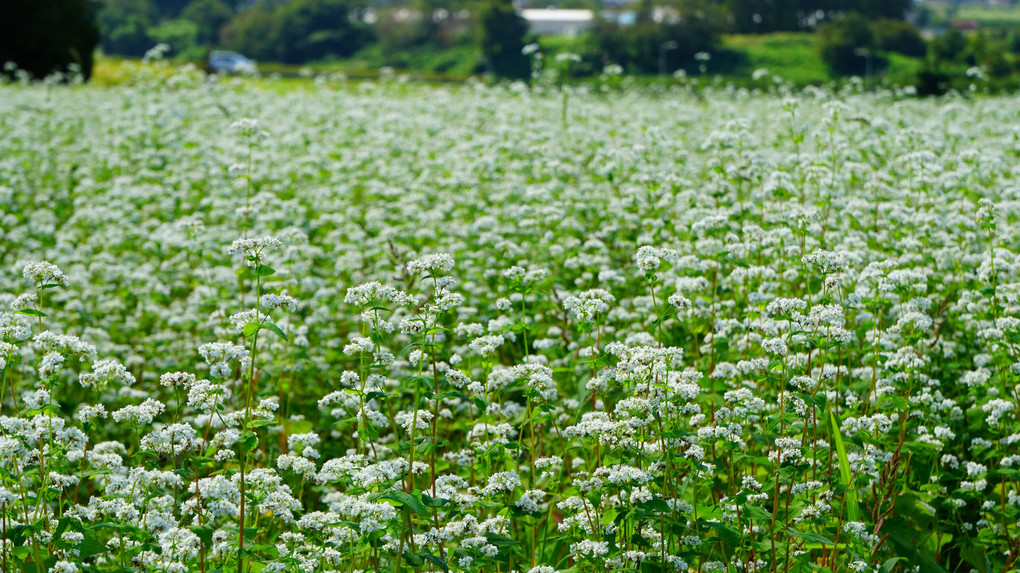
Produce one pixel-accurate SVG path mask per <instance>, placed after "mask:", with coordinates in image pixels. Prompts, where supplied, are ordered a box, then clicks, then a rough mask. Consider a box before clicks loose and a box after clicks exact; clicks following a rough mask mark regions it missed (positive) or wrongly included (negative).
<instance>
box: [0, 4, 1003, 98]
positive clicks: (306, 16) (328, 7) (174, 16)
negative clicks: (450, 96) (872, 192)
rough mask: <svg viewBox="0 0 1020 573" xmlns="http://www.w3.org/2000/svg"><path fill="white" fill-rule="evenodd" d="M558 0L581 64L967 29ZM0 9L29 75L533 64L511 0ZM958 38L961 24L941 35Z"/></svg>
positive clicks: (885, 16)
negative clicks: (166, 63) (257, 64)
mask: <svg viewBox="0 0 1020 573" xmlns="http://www.w3.org/2000/svg"><path fill="white" fill-rule="evenodd" d="M557 1H558V5H559V6H560V7H572V8H589V9H592V10H593V11H594V12H595V13H596V14H597V15H598V16H597V17H596V21H595V23H594V25H593V27H592V29H591V30H590V31H589V33H587V34H586V35H585V41H583V42H580V43H576V44H575V48H576V49H577V50H578V51H580V52H581V53H580V54H579V56H580V58H581V63H580V65H579V66H577V72H578V73H584V72H585V71H587V72H589V73H598V72H599V71H601V70H602V68H603V67H604V66H605V65H607V64H610V63H612V64H618V65H620V66H622V67H623V69H624V70H625V71H626V72H628V73H656V72H657V71H663V70H665V71H672V70H675V69H678V68H681V67H690V66H691V65H692V62H694V58H695V55H696V54H698V53H699V52H713V51H715V50H716V49H717V48H718V43H719V36H720V34H722V33H725V32H736V33H746V34H764V33H771V32H777V31H804V30H817V31H820V32H821V34H820V35H821V39H820V50H821V52H822V55H823V57H824V58H825V59H826V62H827V63H828V64H829V66H830V69H831V70H832V71H833V73H834V74H850V73H862V72H863V71H864V65H865V60H864V59H863V58H862V57H861V56H860V54H861V53H862V52H861V50H862V48H863V49H865V50H876V54H878V55H877V57H876V59H875V61H874V62H872V61H871V60H868V61H867V63H868V64H874V65H876V66H878V67H880V66H881V65H882V57H881V54H880V52H881V51H892V52H900V53H904V54H907V55H911V56H926V55H927V56H929V57H932V52H933V51H934V57H943V58H948V59H951V60H959V58H960V57H961V56H960V55H961V54H964V53H968V50H967V42H968V40H967V39H965V38H964V39H963V40H962V42H963V44H964V45H963V47H962V48H961V47H959V46H956V45H955V44H953V45H948V47H946V46H942V47H939V46H941V44H937V45H936V46H935V48H933V49H929V46H928V45H927V43H926V42H925V40H924V39H923V38H921V36H920V34H919V33H918V31H917V29H916V28H914V27H913V26H912V25H910V24H908V23H907V22H905V21H904V17H905V15H906V14H907V12H908V10H910V8H911V6H912V0H722V1H720V0H636V1H634V2H632V3H629V4H625V5H623V6H619V5H616V6H615V9H616V10H617V13H618V12H619V11H621V10H625V11H630V12H632V13H633V19H632V21H630V22H628V23H626V24H624V23H622V22H621V21H619V20H618V19H615V18H613V17H611V14H612V12H611V11H607V10H605V8H606V7H607V6H604V5H603V4H602V2H603V1H604V0H557ZM545 5H546V4H543V6H545ZM0 9H3V10H4V12H5V13H6V14H9V15H12V17H9V18H7V19H5V20H4V22H6V23H5V24H0V26H6V27H8V28H9V29H6V30H4V29H3V28H0V63H3V62H6V61H14V62H15V63H16V64H17V65H18V67H19V68H20V69H23V70H27V71H29V72H30V73H32V74H35V75H37V76H42V75H45V74H46V73H48V72H50V71H53V70H66V69H67V67H68V66H72V67H75V66H77V67H76V68H75V69H81V70H82V71H83V72H84V73H85V74H86V75H87V74H88V73H89V71H90V69H91V62H92V51H93V50H92V48H91V47H92V46H96V45H97V44H98V46H99V48H101V50H102V51H103V52H104V53H106V54H111V55H121V56H129V57H130V56H135V57H138V56H142V55H143V54H145V53H146V51H148V50H149V49H150V48H152V47H153V46H154V45H156V44H157V43H164V44H167V45H169V46H170V48H171V52H170V55H171V56H175V57H180V58H184V59H191V60H202V59H204V58H205V57H206V56H207V54H208V52H209V51H210V50H211V49H214V48H227V49H233V50H236V51H239V52H241V53H244V54H245V55H247V56H249V57H251V58H254V59H256V60H258V61H262V62H281V63H286V64H302V63H306V62H312V61H317V60H324V59H330V58H337V59H341V58H349V57H351V56H353V55H355V54H369V55H372V54H374V55H375V56H377V57H378V58H379V61H384V62H386V63H390V62H392V63H391V64H390V65H396V66H398V67H404V66H401V64H405V65H406V67H411V66H412V64H409V63H408V62H409V60H401V59H400V58H401V57H406V58H411V57H412V55H415V54H423V53H447V52H449V53H459V54H466V56H465V57H466V58H473V61H470V62H469V66H471V69H469V70H468V71H469V72H472V73H480V72H491V73H494V74H496V75H500V76H503V77H509V78H521V79H524V78H527V77H528V76H529V75H530V74H531V72H532V62H530V61H529V59H528V56H526V55H524V54H522V50H521V48H522V47H523V46H524V45H525V44H527V43H529V42H531V41H533V40H534V38H531V37H529V36H528V26H527V23H526V22H524V21H523V19H522V18H521V17H520V16H519V14H518V12H517V10H516V9H515V7H514V6H513V5H512V4H511V2H510V0H47V1H46V2H23V1H21V0H0ZM607 14H608V15H609V16H607ZM961 37H962V36H961ZM960 41H961V39H960V37H958V35H952V36H951V37H950V38H949V40H948V42H950V44H951V43H953V42H955V43H959V42H960ZM942 43H943V44H945V43H946V42H945V41H943V42H942ZM988 43H989V41H988V40H987V39H986V40H985V44H988ZM664 46H665V47H667V48H668V49H665V50H664V49H663V47H664ZM954 49H956V50H957V51H956V52H952V51H953V50H954ZM457 50H460V52H458V51H457ZM940 50H941V51H940ZM943 52H944V53H943ZM951 52H952V53H951ZM869 53H870V52H869ZM970 53H971V55H973V54H979V57H983V58H986V59H992V60H994V59H995V58H996V57H998V58H999V59H998V60H996V61H992V62H991V64H992V66H991V67H992V68H993V69H995V70H1002V69H1003V68H1008V67H1010V64H1009V62H1006V63H1004V62H1003V61H1001V60H1002V59H1003V56H1002V54H1003V53H1007V52H1003V51H1002V50H994V49H988V47H987V45H986V46H985V47H982V46H977V47H976V48H975V49H973V50H971V51H970Z"/></svg>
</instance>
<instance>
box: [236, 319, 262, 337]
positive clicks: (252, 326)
mask: <svg viewBox="0 0 1020 573" xmlns="http://www.w3.org/2000/svg"><path fill="white" fill-rule="evenodd" d="M259 330H262V325H261V324H259V323H257V322H249V323H248V324H246V325H244V329H242V330H241V332H243V333H244V335H245V336H254V335H255V333H256V332H258V331H259Z"/></svg>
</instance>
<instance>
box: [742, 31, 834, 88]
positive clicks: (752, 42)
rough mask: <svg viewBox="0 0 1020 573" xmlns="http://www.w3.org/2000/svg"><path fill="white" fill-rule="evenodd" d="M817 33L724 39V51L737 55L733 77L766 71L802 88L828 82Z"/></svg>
mask: <svg viewBox="0 0 1020 573" xmlns="http://www.w3.org/2000/svg"><path fill="white" fill-rule="evenodd" d="M816 41H817V39H816V38H815V36H814V34H809V33H805V32H777V33H774V34H762V35H727V36H723V42H722V45H723V48H724V49H726V50H731V51H733V52H735V54H736V56H737V58H738V60H737V61H738V62H740V64H739V67H737V68H736V69H734V70H733V71H734V72H736V73H734V75H738V74H739V75H747V76H749V75H751V73H753V72H754V70H756V69H759V68H765V69H767V70H768V71H769V72H771V73H772V74H774V75H777V76H779V77H781V78H783V79H784V80H787V81H791V82H794V83H797V84H800V85H803V84H811V83H815V84H818V83H825V82H827V81H829V79H830V77H829V71H828V69H826V67H825V62H823V61H822V59H821V57H820V56H819V55H818V50H817V47H816V46H815V43H816Z"/></svg>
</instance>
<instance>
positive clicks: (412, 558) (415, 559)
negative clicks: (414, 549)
mask: <svg viewBox="0 0 1020 573" xmlns="http://www.w3.org/2000/svg"><path fill="white" fill-rule="evenodd" d="M404 561H407V564H408V565H410V566H411V567H421V566H422V565H425V560H424V559H422V558H421V556H420V555H415V554H414V553H409V552H407V551H405V552H404Z"/></svg>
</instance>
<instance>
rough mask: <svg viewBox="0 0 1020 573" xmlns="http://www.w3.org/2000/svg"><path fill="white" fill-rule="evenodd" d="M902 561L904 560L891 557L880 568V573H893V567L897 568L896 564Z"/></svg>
mask: <svg viewBox="0 0 1020 573" xmlns="http://www.w3.org/2000/svg"><path fill="white" fill-rule="evenodd" d="M900 559H903V558H902V557H891V558H889V559H886V560H885V563H883V564H882V566H881V567H879V569H878V573H892V570H893V567H896V564H897V563H898V562H899V561H900Z"/></svg>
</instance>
